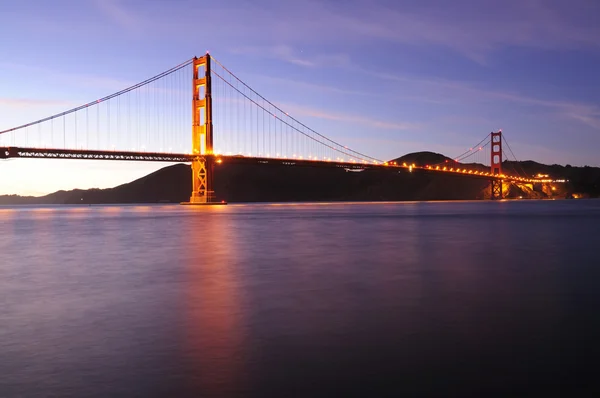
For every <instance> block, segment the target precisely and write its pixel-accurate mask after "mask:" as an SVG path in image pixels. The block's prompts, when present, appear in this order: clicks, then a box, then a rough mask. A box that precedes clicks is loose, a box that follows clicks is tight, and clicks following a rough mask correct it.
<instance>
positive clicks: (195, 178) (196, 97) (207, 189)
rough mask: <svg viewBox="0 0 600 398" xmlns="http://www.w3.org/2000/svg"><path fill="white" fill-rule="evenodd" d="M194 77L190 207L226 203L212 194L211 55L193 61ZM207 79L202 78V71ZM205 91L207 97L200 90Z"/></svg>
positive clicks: (188, 203)
mask: <svg viewBox="0 0 600 398" xmlns="http://www.w3.org/2000/svg"><path fill="white" fill-rule="evenodd" d="M193 67H194V70H193V76H192V154H193V155H194V159H193V160H192V196H191V197H190V201H189V202H185V203H182V204H187V205H208V204H219V205H221V204H226V203H225V202H215V201H214V199H215V195H214V191H213V171H214V157H213V124H212V84H211V76H210V55H209V54H208V53H207V54H206V55H204V56H203V57H200V58H194V63H193ZM202 67H203V68H204V76H203V77H200V68H202ZM202 90H204V95H202V93H201V91H202Z"/></svg>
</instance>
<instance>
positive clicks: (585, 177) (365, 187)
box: [0, 152, 600, 204]
mask: <svg viewBox="0 0 600 398" xmlns="http://www.w3.org/2000/svg"><path fill="white" fill-rule="evenodd" d="M446 160H449V161H451V159H449V158H447V157H445V156H443V155H441V154H436V153H433V152H418V153H412V154H408V155H405V156H403V157H400V158H398V159H395V160H394V161H397V162H398V163H403V162H406V163H410V164H412V163H415V164H418V165H426V164H436V163H440V161H441V162H445V161H446ZM476 166H479V167H481V168H484V167H485V166H483V165H476ZM504 167H505V169H506V170H509V169H511V168H513V169H515V170H518V171H519V173H521V174H522V173H526V174H528V175H535V174H537V173H543V174H549V175H551V176H552V177H554V178H566V179H569V180H571V182H572V183H571V185H570V186H569V189H567V191H566V192H579V193H585V194H586V195H587V196H592V197H597V196H600V168H593V167H587V166H586V167H571V166H568V165H567V166H564V167H563V166H558V165H552V166H547V165H542V164H539V163H535V162H531V161H528V162H519V163H511V162H507V163H505V164H504ZM215 171H216V173H215V181H214V182H215V191H216V193H217V198H218V199H219V200H221V199H224V200H227V201H229V202H286V201H368V200H371V201H383V200H390V201H396V200H457V199H464V200H469V199H482V198H483V197H484V195H486V189H487V187H488V183H487V181H485V180H479V179H469V178H464V177H461V176H452V175H445V174H444V175H442V174H431V173H424V172H421V171H419V170H414V172H412V173H409V172H408V171H407V170H397V169H396V170H391V169H390V170H365V171H362V172H358V173H356V172H346V171H344V170H343V169H336V168H330V169H329V168H327V169H322V168H312V167H289V166H283V165H259V164H256V165H235V164H226V163H225V164H221V165H218V166H217V167H216V170H215ZM190 180H191V170H190V167H189V166H188V165H184V164H178V165H174V166H169V167H165V168H163V169H161V170H158V171H156V172H154V173H152V174H149V175H147V176H145V177H143V178H140V179H138V180H135V181H133V182H131V183H128V184H123V185H120V186H117V187H114V188H110V189H90V190H78V189H76V190H72V191H58V192H55V193H52V194H50V195H46V196H42V197H19V196H14V195H8V196H0V204H40V203H44V204H75V203H86V204H87V203H157V202H173V203H177V202H183V201H187V200H188V199H189V196H190V191H191V187H190V185H191V182H190ZM515 192H516V193H515V194H514V195H515V196H521V195H522V192H520V191H515ZM537 197H539V195H538V196H537Z"/></svg>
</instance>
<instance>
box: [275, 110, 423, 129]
mask: <svg viewBox="0 0 600 398" xmlns="http://www.w3.org/2000/svg"><path fill="white" fill-rule="evenodd" d="M282 107H283V109H285V110H286V111H288V112H289V113H290V114H292V115H294V116H308V117H314V118H318V119H325V120H333V121H337V122H344V123H352V124H360V125H362V126H366V127H371V128H378V129H386V130H415V129H418V128H420V127H421V126H422V125H421V124H419V123H411V122H396V121H387V120H380V119H376V118H368V117H361V116H356V115H355V114H349V113H339V112H330V111H325V110H322V109H315V108H310V107H306V106H300V105H293V104H285V105H283V106H282Z"/></svg>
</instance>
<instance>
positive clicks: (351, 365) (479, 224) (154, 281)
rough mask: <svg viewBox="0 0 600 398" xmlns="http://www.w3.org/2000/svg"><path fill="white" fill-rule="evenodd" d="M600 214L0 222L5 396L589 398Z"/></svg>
mask: <svg viewBox="0 0 600 398" xmlns="http://www.w3.org/2000/svg"><path fill="white" fill-rule="evenodd" d="M599 221H600V202H598V201H585V202H569V201H563V202H504V203H491V202H455V203H401V204H394V203H388V204H294V205H290V204H286V205H280V204H265V205H236V206H216V207H208V208H207V207H196V208H194V207H180V206H170V205H161V206H98V207H97V206H80V207H61V206H55V207H45V208H38V207H21V208H8V207H0V259H1V261H0V299H1V301H0V302H1V303H2V306H1V307H0V321H1V322H0V325H1V326H0V358H2V360H1V361H0V375H1V376H0V396H2V397H5V396H6V397H11V396H27V397H38V396H39V397H42V396H48V395H55V396H89V397H95V396H97V397H102V396H123V397H130V396H136V395H138V396H190V397H192V396H204V397H206V396H215V397H227V396H332V395H343V396H351V395H354V396H384V395H386V393H389V395H390V396H397V395H399V394H405V395H411V396H415V395H416V396H418V395H431V394H435V395H440V392H441V391H443V392H448V394H445V393H444V394H441V395H452V394H459V395H462V396H467V395H471V396H490V395H493V394H494V393H497V394H498V395H499V396H502V395H507V394H508V395H523V394H530V393H532V392H536V393H539V392H540V391H542V392H543V391H548V392H557V391H563V392H568V393H574V392H577V393H585V392H588V391H591V389H590V390H586V389H588V388H592V387H594V385H593V384H592V383H593V382H592V380H593V375H592V372H591V370H590V369H588V368H587V367H586V366H585V365H584V364H583V363H582V361H581V359H580V358H581V355H583V353H588V355H589V354H591V353H598V351H599V348H600V344H599V343H598V342H596V337H595V336H596V334H597V333H598V332H600V328H599V327H598V324H599V322H598V321H599V320H600V317H599V316H598V315H596V314H597V309H596V306H595V304H594V303H597V302H599V300H598V298H599V293H597V291H598V289H597V288H596V284H597V282H596V281H597V280H598V279H597V277H598V276H600V275H599V272H598V267H597V265H598V264H600V262H599V261H598V258H597V254H596V248H595V245H594V243H595V242H596V239H597V231H598V229H597V228H598V225H599V224H598V223H599Z"/></svg>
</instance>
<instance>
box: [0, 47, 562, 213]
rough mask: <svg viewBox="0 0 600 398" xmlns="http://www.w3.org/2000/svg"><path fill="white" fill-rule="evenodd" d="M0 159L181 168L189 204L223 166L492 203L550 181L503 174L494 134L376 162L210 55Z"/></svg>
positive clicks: (24, 128)
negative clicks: (364, 180) (482, 195)
mask: <svg viewBox="0 0 600 398" xmlns="http://www.w3.org/2000/svg"><path fill="white" fill-rule="evenodd" d="M190 122H191V131H192V134H191V137H192V139H191V140H190V134H189V131H190V127H189V126H190ZM190 144H191V145H190ZM503 147H507V148H508V149H509V151H503ZM508 153H510V154H511V155H512V159H509V158H508V156H507V155H508ZM1 158H4V159H7V158H43V159H96V160H130V161H156V162H187V163H191V166H192V196H191V198H190V202H189V203H192V204H210V203H214V202H215V192H214V191H213V175H214V173H216V172H218V166H219V165H220V164H222V163H241V164H248V163H258V164H281V165H286V166H290V167H293V166H296V167H301V166H310V167H337V168H343V169H346V170H365V169H392V170H393V169H408V171H411V172H412V171H413V170H418V171H420V172H426V173H447V174H454V175H460V176H463V177H465V178H479V179H487V180H489V181H490V185H491V198H492V199H501V198H502V197H503V182H509V183H517V184H533V183H540V182H542V183H544V182H553V180H551V179H547V180H540V179H535V178H529V177H527V176H526V175H525V173H519V172H516V171H515V172H514V173H504V172H503V169H502V165H503V162H505V161H506V160H514V161H517V159H516V157H515V156H514V153H513V152H512V149H510V146H509V145H508V142H507V141H506V139H505V137H504V136H503V135H502V132H501V131H497V132H492V133H489V134H487V135H486V136H485V137H484V138H483V139H482V140H481V141H480V142H479V143H478V144H477V145H475V146H473V147H470V148H469V149H468V150H466V151H465V152H463V153H462V154H460V155H459V156H457V157H455V158H454V159H453V160H452V161H450V162H449V161H445V162H444V163H440V164H432V165H415V164H407V163H397V162H394V161H385V160H381V159H377V158H374V157H372V156H369V155H366V154H364V153H361V152H359V151H356V150H353V149H350V148H349V147H348V146H346V145H343V144H341V143H339V142H337V141H335V140H332V139H330V138H328V137H327V136H325V135H322V134H320V133H318V132H317V131H315V130H313V129H311V128H310V127H308V126H307V125H305V124H303V123H302V122H300V121H299V120H297V119H296V118H294V117H293V116H291V115H290V114H289V113H287V112H285V111H284V110H282V109H281V108H280V107H279V106H277V105H275V104H274V103H272V102H271V101H269V100H268V99H266V98H265V97H263V96H262V95H260V94H259V93H258V92H257V91H255V90H254V89H253V88H251V87H250V86H249V85H247V84H246V83H245V82H244V81H242V80H241V79H240V78H238V77H237V76H236V75H235V74H234V73H233V72H231V71H230V70H229V69H227V68H226V67H225V66H224V65H222V64H221V63H220V62H219V61H218V60H216V59H215V58H214V57H212V56H211V55H210V54H208V53H207V54H206V55H204V56H202V57H194V58H192V59H190V60H187V61H186V62H184V63H182V64H179V65H177V66H175V67H173V68H171V69H169V70H167V71H165V72H163V73H160V74H158V75H156V76H154V77H152V78H150V79H147V80H144V81H142V82H140V83H138V84H135V85H133V86H131V87H128V88H126V89H124V90H121V91H119V92H117V93H114V94H111V95H109V96H106V97H104V98H101V99H98V100H95V101H92V102H89V103H87V104H84V105H81V106H78V107H76V108H73V109H69V110H67V111H65V112H61V113H58V114H55V115H52V116H49V117H46V118H43V119H40V120H36V121H32V122H30V123H27V124H23V125H20V126H16V127H13V128H9V129H5V130H3V131H0V159H1ZM481 165H485V168H482V167H481Z"/></svg>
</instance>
